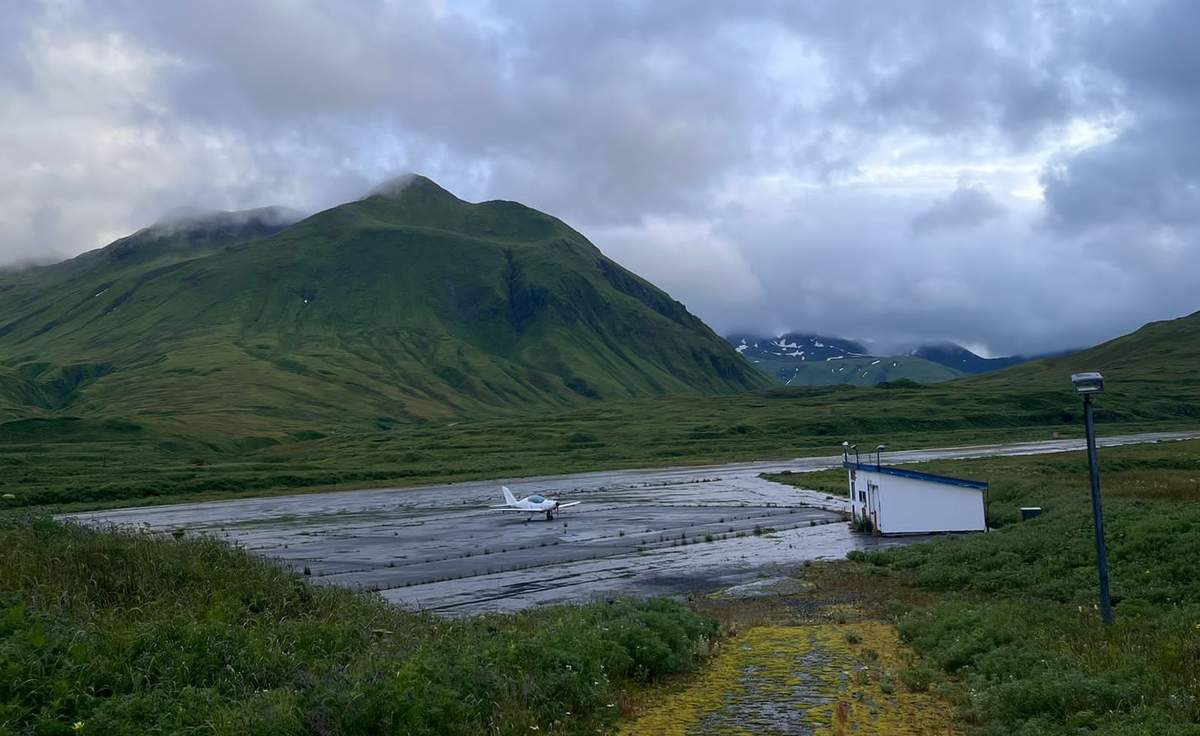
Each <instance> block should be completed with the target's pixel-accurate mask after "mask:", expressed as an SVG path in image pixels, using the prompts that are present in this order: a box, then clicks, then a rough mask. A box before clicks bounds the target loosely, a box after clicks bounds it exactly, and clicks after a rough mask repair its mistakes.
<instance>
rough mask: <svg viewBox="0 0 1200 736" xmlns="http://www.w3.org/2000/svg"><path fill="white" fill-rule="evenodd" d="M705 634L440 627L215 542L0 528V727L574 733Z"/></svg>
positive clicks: (576, 617) (702, 646)
mask: <svg viewBox="0 0 1200 736" xmlns="http://www.w3.org/2000/svg"><path fill="white" fill-rule="evenodd" d="M715 633H716V625H715V623H714V622H713V621H712V620H710V619H708V618H704V617H701V616H699V615H698V614H695V613H693V612H691V611H690V610H688V609H687V608H686V607H684V606H682V605H680V604H676V603H674V602H670V601H665V600H657V601H648V602H632V601H614V602H611V603H601V604H594V605H589V606H581V607H556V608H548V609H544V610H538V611H536V612H530V613H525V614H520V615H511V616H498V615H497V616H484V617H480V618H474V619H468V620H446V619H440V618H436V617H434V616H431V615H425V614H418V613H411V612H405V611H402V610H400V609H398V608H395V607H393V606H391V605H389V604H387V603H385V602H384V601H383V600H381V599H380V598H379V597H377V596H375V595H369V594H363V593H355V592H351V591H347V590H341V589H335V588H324V587H314V586H312V585H309V584H306V583H305V582H304V578H303V577H302V576H298V575H295V574H292V573H289V572H286V571H284V570H282V569H279V568H277V567H275V566H273V565H271V564H269V563H267V562H265V561H262V560H260V559H258V558H255V557H253V556H251V555H249V554H247V553H245V552H242V551H238V550H235V549H231V548H229V547H227V546H225V545H223V544H221V543H219V542H216V541H213V540H203V539H173V538H171V537H164V538H158V537H150V536H148V535H146V534H136V533H118V532H109V531H104V532H101V531H93V530H88V529H84V528H80V527H77V526H73V525H62V524H59V523H56V522H53V521H51V520H48V519H45V518H34V519H24V520H15V521H14V520H0V734H8V733H36V734H53V733H71V734H78V733H97V734H126V733H128V734H134V733H137V734H143V733H148V734H179V733H201V732H203V733H218V734H220V733H230V734H232V733H237V734H247V733H263V734H358V733H405V734H414V735H415V734H480V733H494V734H509V733H512V734H515V733H522V734H528V733H531V732H532V731H533V730H535V729H540V730H542V731H543V732H545V731H547V730H548V731H550V732H553V733H564V734H573V733H588V734H591V733H595V731H596V729H597V728H603V727H605V726H606V725H607V724H609V723H610V722H611V721H612V719H613V718H614V717H615V715H616V713H615V710H616V709H615V708H613V707H611V706H612V704H613V703H615V702H616V699H617V698H618V697H619V696H620V693H621V691H622V690H623V689H626V688H629V687H632V686H634V685H636V684H637V683H640V682H646V681H650V680H654V679H656V678H659V677H662V676H663V675H665V674H668V673H672V672H680V671H686V670H690V669H691V668H693V667H694V666H695V665H696V663H697V662H698V660H699V659H700V658H701V657H703V656H704V655H705V653H706V652H707V648H708V643H709V640H710V638H711V637H712V636H713V635H714V634H715ZM76 724H81V725H78V726H76Z"/></svg>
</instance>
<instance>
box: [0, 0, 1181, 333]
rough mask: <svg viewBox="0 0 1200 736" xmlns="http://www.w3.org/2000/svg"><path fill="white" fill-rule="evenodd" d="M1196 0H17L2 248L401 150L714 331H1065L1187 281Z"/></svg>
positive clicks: (398, 165)
mask: <svg viewBox="0 0 1200 736" xmlns="http://www.w3.org/2000/svg"><path fill="white" fill-rule="evenodd" d="M1198 13H1200V9H1198V6H1197V5H1196V4H1195V3H1191V2H1188V1H1187V0H1177V1H1174V2H1167V1H1165V0H1164V1H1162V2H1153V3H1136V4H1132V3H1131V4H1125V3H1119V2H1113V3H1093V2H1083V1H1082V0H1078V1H1077V2H1054V3H1045V2H1038V1H1037V0H1022V1H1018V2H1010V1H1008V0H994V1H984V2H972V3H945V2H937V1H935V0H922V1H918V2H912V3H903V4H899V3H876V2H868V1H866V0H864V1H863V2H813V3H799V4H798V3H785V2H763V3H755V4H747V3H742V4H737V3H716V2H713V3H703V2H701V3H697V2H684V1H683V0H655V1H654V2H648V1H645V0H642V1H638V0H633V1H631V2H622V3H558V2H541V1H532V0H531V1H529V2H507V1H506V2H489V1H488V0H464V1H463V2H444V3H443V2H433V1H431V2H427V3H426V2H399V3H392V2H375V3H370V2H365V3H355V4H338V3H333V4H330V3H315V2H313V3H306V4H285V3H272V2H266V1H258V2H233V0H214V2H211V3H205V4H203V5H200V4H186V3H136V2H131V1H126V0H112V1H111V2H104V1H103V0H93V1H91V2H89V1H87V0H83V1H82V2H80V3H56V2H46V3H45V4H41V5H25V6H22V7H20V8H18V9H14V10H13V12H11V13H9V14H8V15H7V16H6V23H5V24H4V25H3V26H0V71H2V72H3V74H0V99H4V100H5V102H6V104H5V105H4V106H0V217H3V219H4V222H5V223H6V227H5V228H4V230H3V231H2V232H0V263H2V262H15V261H18V260H23V259H29V258H35V259H36V258H41V259H45V258H48V257H61V256H67V255H71V254H74V253H77V252H79V251H82V250H86V249H88V248H91V247H95V246H97V245H99V244H102V243H103V242H106V241H108V240H112V239H115V238H116V237H119V236H121V235H124V234H127V233H128V232H131V231H133V230H135V229H137V228H138V227H141V226H144V225H146V224H148V223H150V222H153V221H154V220H156V219H158V217H159V216H161V215H162V213H164V212H166V211H168V210H170V209H172V208H175V207H178V206H180V205H191V206H198V207H201V208H206V209H209V208H219V209H244V208H250V207H257V206H264V205H272V204H278V205H285V206H290V207H295V208H298V209H302V210H307V211H312V210H315V209H317V208H320V207H324V206H329V205H331V204H335V203H337V202H340V201H345V200H349V199H353V198H355V197H357V196H359V195H361V194H362V193H363V192H365V191H367V190H368V189H369V188H370V187H371V186H372V185H374V184H376V183H377V182H379V181H381V180H383V179H385V178H388V177H390V176H392V175H395V174H396V173H399V172H403V171H420V172H422V173H425V174H427V175H429V176H431V177H433V178H434V179H436V180H438V181H439V182H441V183H442V184H443V185H444V186H446V187H447V188H449V189H451V190H453V191H455V192H456V193H457V194H459V195H460V196H463V197H465V198H468V199H485V198H506V199H518V200H521V201H524V202H526V203H528V204H530V205H532V206H535V207H539V208H541V209H544V210H547V211H550V212H553V213H554V214H556V215H559V216H561V217H563V218H565V219H567V220H568V221H570V222H571V223H572V224H573V225H576V226H577V227H578V228H579V229H581V230H582V231H583V232H585V233H587V234H589V235H590V236H591V237H592V238H593V240H595V241H596V242H597V244H598V245H599V246H600V247H601V248H603V249H605V250H606V251H607V252H609V253H610V254H611V255H613V256H615V257H617V258H618V259H619V260H622V261H624V262H626V263H627V264H628V265H630V266H631V267H634V268H636V269H637V270H639V271H640V272H642V273H643V274H644V275H646V276H647V277H649V278H651V279H652V280H654V281H656V282H659V283H661V284H662V285H664V286H666V287H667V288H669V289H670V290H671V292H672V293H673V294H674V295H675V296H676V297H678V298H679V299H681V300H682V301H684V302H685V303H687V304H688V305H689V306H690V307H691V308H692V309H693V310H694V311H696V312H697V313H698V314H700V316H702V317H703V318H705V319H706V320H707V321H709V322H710V324H712V325H713V326H714V327H715V328H716V329H718V330H731V329H735V328H739V329H751V330H766V331H770V330H777V329H779V330H782V329H798V330H808V331H825V332H833V333H841V334H847V335H851V336H855V337H864V338H872V337H873V338H876V339H877V340H880V341H881V342H887V341H892V342H906V341H909V340H935V339H956V340H962V341H968V342H972V343H976V344H980V343H982V344H985V345H986V346H987V347H988V348H989V349H991V350H992V351H995V352H1015V351H1038V350H1047V349H1054V348H1059V347H1066V346H1075V345H1081V344H1087V343H1090V342H1095V341H1098V340H1101V339H1104V338H1106V337H1110V336H1113V335H1115V334H1118V333H1120V332H1123V331H1127V330H1129V329H1132V328H1135V327H1137V326H1138V324H1140V323H1141V322H1144V321H1148V320H1151V319H1157V318H1164V317H1170V316H1175V315H1178V314H1182V313H1185V312H1189V311H1193V310H1195V309H1196V308H1200V305H1198V304H1197V297H1195V294H1196V293H1200V276H1197V275H1196V274H1197V273H1198V272H1200V269H1198V268H1196V267H1195V266H1196V261H1197V258H1198V256H1200V251H1198V249H1197V243H1198V242H1200V236H1198V232H1200V223H1197V221H1196V213H1197V212H1200V208H1197V207H1196V205H1197V204H1200V202H1197V201H1196V200H1197V196H1198V195H1197V194H1196V193H1197V191H1200V187H1198V179H1200V155H1198V154H1196V153H1195V152H1196V151H1198V150H1200V147H1197V146H1195V145H1194V144H1193V142H1192V140H1191V132H1192V131H1194V130H1195V122H1197V120H1200V89H1198V86H1197V85H1198V80H1197V76H1198V75H1200V58H1197V56H1198V55H1200V51H1198V50H1197V47H1196V45H1195V44H1193V43H1191V36H1192V34H1193V32H1194V31H1195V29H1196V28H1198V27H1200V18H1197V14H1198ZM963 182H969V184H964V183H963ZM1097 294H1103V295H1104V298H1103V300H1102V302H1101V303H1099V304H1097V303H1096V301H1097V299H1096V296H1095V295H1097Z"/></svg>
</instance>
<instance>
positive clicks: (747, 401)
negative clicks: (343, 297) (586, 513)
mask: <svg viewBox="0 0 1200 736" xmlns="http://www.w3.org/2000/svg"><path fill="white" fill-rule="evenodd" d="M1198 407H1200V384H1197V385H1195V386H1193V385H1191V384H1180V385H1176V386H1174V387H1173V388H1172V389H1171V390H1164V389H1163V388H1162V387H1159V386H1156V385H1153V384H1152V383H1151V382H1149V381H1144V382H1132V381H1131V382H1127V383H1126V384H1124V385H1122V386H1121V392H1120V394H1118V393H1116V392H1115V391H1114V392H1113V393H1112V394H1111V395H1106V396H1105V400H1104V401H1103V402H1101V403H1100V405H1099V411H1098V414H1097V421H1098V422H1100V423H1101V424H1102V426H1103V427H1104V431H1106V432H1109V433H1117V432H1137V431H1149V430H1160V429H1193V428H1195V427H1196V426H1197V425H1200V417H1198V416H1197V412H1200V408H1198ZM219 419H220V418H219V417H216V416H214V417H213V418H212V421H213V423H214V425H219V424H220V421H219ZM230 429H231V431H230V433H228V434H221V433H218V432H216V431H215V430H212V431H210V430H205V431H203V432H202V433H200V434H193V435H187V434H173V433H171V432H168V431H166V430H163V429H161V428H159V425H157V424H153V423H150V424H147V423H145V422H140V423H139V422H131V421H127V420H121V419H109V420H92V419H70V418H47V419H28V420H20V421H12V422H8V423H5V424H0V496H3V494H11V496H12V498H7V499H4V498H0V504H3V505H8V506H51V507H66V505H73V507H76V508H78V507H82V506H85V505H86V506H105V505H114V504H129V503H143V502H148V501H167V500H171V501H178V500H187V499H199V498H216V497H230V496H236V495H262V494H267V493H276V492H296V491H301V490H306V489H307V490H316V489H331V488H361V487H379V486H384V485H415V484H420V483H429V482H446V481H455V480H467V479H481V478H499V477H511V476H528V475H541V474H554V473H568V472H579V471H586V470H598V469H607V468H622V467H624V468H628V467H643V466H656V465H658V466H661V465H674V464H684V463H721V462H730V461H735V460H754V459H782V458H789V457H796V456H800V455H825V454H836V453H837V452H838V451H839V448H838V445H840V443H841V441H842V440H843V439H846V438H851V439H854V440H856V441H860V442H866V443H868V444H870V443H871V442H875V441H880V442H886V443H887V444H888V445H889V446H890V447H891V448H893V449H897V450H898V449H904V448H915V447H936V446H946V445H955V444H971V443H980V442H991V441H1013V440H1030V439H1047V438H1049V437H1051V436H1053V435H1054V434H1055V433H1059V434H1060V435H1061V436H1063V437H1072V436H1079V435H1080V433H1081V426H1080V417H1079V407H1078V402H1077V401H1076V400H1075V397H1074V396H1073V395H1072V394H1071V392H1070V389H1069V386H1068V387H1063V386H1058V387H1055V388H1046V389H1038V388H1036V386H1035V387H1033V388H1030V387H1025V388H1016V387H1014V386H1013V385H1011V384H1009V383H995V382H990V383H988V384H986V385H983V386H976V385H974V384H971V385H959V384H958V382H954V383H951V384H939V385H937V386H920V385H917V384H908V383H903V384H885V385H883V386H881V387H871V388H855V387H848V386H847V387H811V388H797V389H774V390H769V391H765V392H761V393H751V394H735V395H729V396H707V397H697V396H668V397H661V398H656V399H645V400H637V401H622V402H605V403H598V404H595V405H590V406H587V407H584V408H580V409H574V410H570V411H560V412H545V413H528V414H524V415H513V416H500V417H491V418H479V419H473V420H467V419H463V420H454V421H444V422H422V423H415V424H414V423H406V424H396V425H387V426H380V427H378V428H376V429H374V430H372V431H362V432H341V433H328V434H325V433H322V432H319V431H316V430H314V431H311V432H297V433H293V434H291V435H287V436H274V435H269V434H263V435H239V434H237V433H236V432H235V431H233V426H231V428H230Z"/></svg>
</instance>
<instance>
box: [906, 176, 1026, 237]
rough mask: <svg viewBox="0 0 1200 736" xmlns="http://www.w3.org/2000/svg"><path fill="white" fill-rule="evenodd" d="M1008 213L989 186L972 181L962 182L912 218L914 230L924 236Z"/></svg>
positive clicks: (969, 225) (976, 223) (976, 224)
mask: <svg viewBox="0 0 1200 736" xmlns="http://www.w3.org/2000/svg"><path fill="white" fill-rule="evenodd" d="M1004 215H1005V209H1004V207H1003V205H1001V204H1000V203H999V202H997V201H996V200H995V198H994V197H992V195H991V194H989V193H988V191H987V190H986V189H984V188H983V187H981V186H977V185H971V184H959V185H958V188H957V189H955V190H954V191H953V192H951V193H950V194H948V195H947V196H945V197H941V198H939V199H937V200H935V201H934V203H933V204H932V205H931V206H930V207H929V209H927V210H925V211H923V212H920V213H918V214H917V216H916V217H914V218H913V219H912V231H913V232H914V233H915V234H917V235H924V234H927V233H931V232H936V231H938V230H956V229H963V228H972V227H976V226H979V225H982V224H984V223H985V222H988V221H989V220H995V219H998V218H1000V217H1003V216H1004Z"/></svg>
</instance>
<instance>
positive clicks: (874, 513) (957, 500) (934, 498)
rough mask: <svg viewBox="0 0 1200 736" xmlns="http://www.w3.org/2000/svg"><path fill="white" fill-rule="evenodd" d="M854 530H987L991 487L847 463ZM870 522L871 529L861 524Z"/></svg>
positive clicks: (889, 531) (875, 466)
mask: <svg viewBox="0 0 1200 736" xmlns="http://www.w3.org/2000/svg"><path fill="white" fill-rule="evenodd" d="M843 466H844V467H845V468H846V470H847V472H848V473H849V476H850V506H851V513H852V515H853V519H854V522H855V523H856V526H858V525H862V527H861V528H870V529H871V530H872V531H873V532H874V533H875V534H884V535H889V534H930V533H937V532H983V531H987V490H988V484H987V483H985V482H983V481H977V480H964V479H962V478H950V477H947V476H944V475H934V474H933V473H922V472H919V471H916V470H907V469H904V468H894V467H890V466H887V465H873V464H870V463H860V462H857V461H855V460H852V459H849V458H847V459H846V460H845V461H844V462H843ZM863 519H869V520H870V526H869V527H866V525H865V524H863V521H862V520H863Z"/></svg>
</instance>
